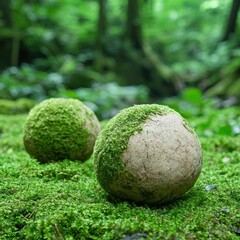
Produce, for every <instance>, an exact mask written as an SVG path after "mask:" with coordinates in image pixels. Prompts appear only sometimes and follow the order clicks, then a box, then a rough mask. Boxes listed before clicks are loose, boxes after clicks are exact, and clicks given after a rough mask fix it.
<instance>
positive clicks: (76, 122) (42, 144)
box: [24, 98, 98, 162]
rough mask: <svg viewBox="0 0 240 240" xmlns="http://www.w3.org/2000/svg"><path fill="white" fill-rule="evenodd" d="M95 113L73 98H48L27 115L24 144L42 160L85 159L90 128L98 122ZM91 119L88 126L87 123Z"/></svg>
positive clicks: (87, 153)
mask: <svg viewBox="0 0 240 240" xmlns="http://www.w3.org/2000/svg"><path fill="white" fill-rule="evenodd" d="M94 117H95V115H94V113H93V112H92V111H91V110H90V109H88V108H87V107H85V105H84V104H83V103H82V102H80V101H78V100H75V99H63V98H53V99H48V100H46V101H44V102H42V103H41V104H39V105H37V106H36V107H35V108H33V109H32V110H31V112H30V114H29V116H28V119H27V122H26V126H25V134H24V144H25V148H26V150H27V151H28V153H29V154H30V155H31V156H33V157H36V158H37V159H38V160H39V161H41V162H49V161H57V160H63V159H67V158H68V159H79V156H81V157H80V158H81V159H80V160H86V159H87V158H88V157H89V156H90V154H91V152H90V153H89V151H86V149H87V148H88V147H89V146H88V139H89V137H90V134H91V131H92V130H93V129H94V128H96V126H94V124H95V125H96V124H98V122H94V120H95V121H97V120H96V118H94ZM87 122H89V123H90V125H91V124H92V125H91V129H89V128H88V127H87Z"/></svg>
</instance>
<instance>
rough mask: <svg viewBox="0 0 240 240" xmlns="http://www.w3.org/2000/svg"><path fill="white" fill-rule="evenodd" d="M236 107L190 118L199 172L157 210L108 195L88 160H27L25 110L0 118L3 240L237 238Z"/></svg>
mask: <svg viewBox="0 0 240 240" xmlns="http://www.w3.org/2000/svg"><path fill="white" fill-rule="evenodd" d="M239 112H240V111H239V109H230V110H226V111H225V112H220V111H219V113H218V112H216V113H214V114H213V113H211V114H212V115H211V114H210V115H206V116H205V117H201V118H195V119H190V120H189V121H190V124H191V125H192V126H194V127H195V130H196V132H197V133H198V135H199V137H200V140H201V142H202V147H203V170H202V173H201V175H200V177H199V179H198V181H197V183H196V185H195V186H194V187H193V188H192V189H191V190H190V191H189V192H188V193H187V194H186V195H185V196H184V197H182V198H181V199H179V200H178V201H175V202H173V203H171V204H168V205H165V206H155V207H152V206H141V205H136V204H134V203H130V202H126V201H120V200H118V199H115V198H113V197H110V196H108V195H107V193H105V192H104V190H103V189H102V188H101V187H100V186H99V184H98V183H97V180H96V176H95V173H94V168H93V166H94V164H93V159H92V158H90V159H89V160H88V161H86V162H84V163H82V162H73V161H69V160H64V161H61V162H58V163H51V164H40V163H38V162H37V161H36V160H34V159H31V158H30V157H29V156H28V154H27V153H26V152H25V150H24V147H23V142H22V135H23V126H24V122H25V120H26V115H15V116H7V115H0V239H11V240H12V239H34V240H37V239H60V240H63V239H74V240H75V239H76V240H78V239H103V240H107V239H125V240H126V239H129V240H130V239H226V240H229V239H230V240H231V239H236V240H237V239H239V237H240V136H239V129H240V118H239Z"/></svg>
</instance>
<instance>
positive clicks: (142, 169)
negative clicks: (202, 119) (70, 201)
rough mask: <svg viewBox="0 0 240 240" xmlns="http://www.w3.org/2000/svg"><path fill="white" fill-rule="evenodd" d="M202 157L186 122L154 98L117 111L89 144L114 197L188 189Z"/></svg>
mask: <svg viewBox="0 0 240 240" xmlns="http://www.w3.org/2000/svg"><path fill="white" fill-rule="evenodd" d="M201 158H202V156H201V145H200V142H199V140H198V137H197V135H196V134H195V132H194V131H193V130H192V129H191V127H190V126H189V125H188V123H187V122H186V121H185V120H184V119H183V118H182V117H181V116H180V114H178V113H177V112H176V111H174V110H173V109H170V108H168V107H167V106H162V105H157V104H145V105H136V106H133V107H130V108H127V109H125V110H123V111H122V112H120V113H119V114H118V115H116V116H115V117H114V118H113V119H112V120H110V121H109V122H108V124H107V125H106V126H105V128H104V129H103V130H102V132H101V133H100V135H99V137H98V139H97V141H96V144H95V149H94V160H95V168H96V175H97V179H98V181H99V183H100V185H101V186H102V187H103V188H104V189H105V190H106V191H107V192H108V193H110V194H112V195H115V196H117V197H119V198H123V199H128V200H133V201H136V202H141V203H149V204H159V203H164V202H168V201H171V200H174V199H176V198H178V197H180V196H182V195H183V194H184V193H185V192H186V191H188V190H189V189H190V188H191V187H192V186H193V185H194V183H195V182H196V180H197V178H198V176H199V173H200V171H201ZM185 166H186V167H185Z"/></svg>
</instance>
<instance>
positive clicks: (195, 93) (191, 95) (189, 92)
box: [182, 87, 203, 105]
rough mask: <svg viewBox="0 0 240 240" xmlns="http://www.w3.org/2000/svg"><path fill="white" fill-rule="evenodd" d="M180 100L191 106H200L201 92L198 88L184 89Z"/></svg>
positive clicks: (201, 100) (201, 101)
mask: <svg viewBox="0 0 240 240" xmlns="http://www.w3.org/2000/svg"><path fill="white" fill-rule="evenodd" d="M182 98H183V99H184V100H186V101H187V102H189V103H192V104H197V105H201V104H202V103H203V98H202V92H201V91H200V90H199V89H198V88H193V87H191V88H186V89H185V90H184V91H183V92H182Z"/></svg>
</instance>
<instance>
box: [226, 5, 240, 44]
mask: <svg viewBox="0 0 240 240" xmlns="http://www.w3.org/2000/svg"><path fill="white" fill-rule="evenodd" d="M239 9H240V0H233V1H232V6H231V10H230V14H229V17H228V22H227V26H226V30H225V34H224V36H223V39H222V40H223V41H227V40H229V38H230V37H231V36H232V35H233V34H234V33H235V29H236V25H237V17H238V12H239Z"/></svg>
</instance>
